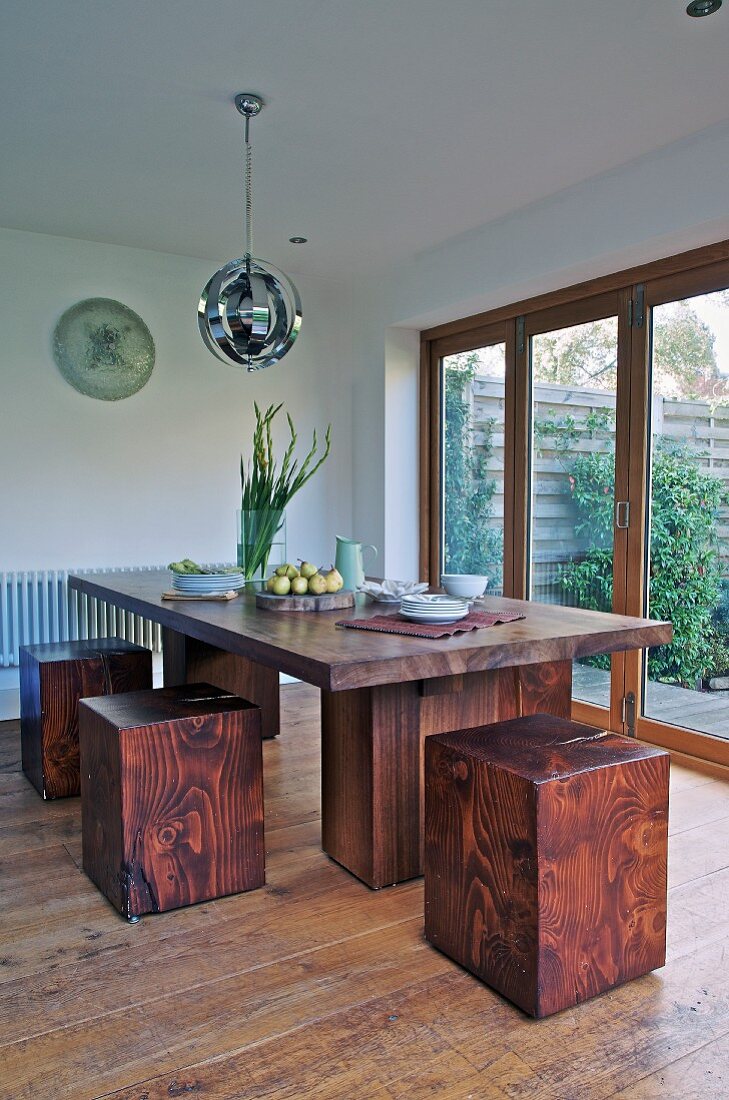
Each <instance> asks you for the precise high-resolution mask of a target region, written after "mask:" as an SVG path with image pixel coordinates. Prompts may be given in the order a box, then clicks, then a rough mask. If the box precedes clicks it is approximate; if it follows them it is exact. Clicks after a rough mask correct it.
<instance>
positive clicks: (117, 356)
mask: <svg viewBox="0 0 729 1100" xmlns="http://www.w3.org/2000/svg"><path fill="white" fill-rule="evenodd" d="M53 358H54V359H55V361H56V364H57V365H58V369H59V370H60V372H61V374H62V375H63V377H64V378H65V379H66V381H67V382H68V383H70V385H72V386H73V387H74V389H76V390H78V391H79V393H85V394H86V395H87V396H88V397H96V398H98V399H99V400H100V401H120V400H121V399H122V398H123V397H130V396H131V395H132V394H133V393H136V392H137V390H141V388H142V386H144V385H145V383H146V382H148V381H149V376H150V375H151V373H152V368H153V366H154V340H153V339H152V335H151V333H150V331H149V329H148V328H147V326H146V325H145V323H144V321H143V320H142V318H141V317H139V316H138V315H137V314H136V313H135V312H134V310H131V309H129V307H128V306H125V305H122V303H121V302H115V301H114V300H113V299H112V298H85V299H84V301H82V302H77V303H76V305H75V306H71V308H70V309H67V310H66V312H65V313H64V314H63V316H62V317H61V319H60V321H59V322H58V324H57V325H56V328H55V331H54V333H53Z"/></svg>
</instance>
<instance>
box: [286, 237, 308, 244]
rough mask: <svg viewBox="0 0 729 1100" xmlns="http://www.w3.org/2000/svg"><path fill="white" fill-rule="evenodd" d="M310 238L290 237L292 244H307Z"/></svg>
mask: <svg viewBox="0 0 729 1100" xmlns="http://www.w3.org/2000/svg"><path fill="white" fill-rule="evenodd" d="M308 240H309V238H308V237H289V241H290V243H291V244H306V243H307V242H308Z"/></svg>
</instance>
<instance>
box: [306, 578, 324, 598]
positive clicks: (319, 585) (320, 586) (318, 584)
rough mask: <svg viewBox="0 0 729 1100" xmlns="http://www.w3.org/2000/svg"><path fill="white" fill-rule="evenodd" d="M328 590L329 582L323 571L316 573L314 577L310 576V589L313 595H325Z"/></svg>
mask: <svg viewBox="0 0 729 1100" xmlns="http://www.w3.org/2000/svg"><path fill="white" fill-rule="evenodd" d="M326 590H327V582H326V581H325V580H324V578H323V577H322V575H321V573H315V574H314V576H313V577H309V591H310V592H311V594H312V595H313V596H323V595H324V593H325V592H326Z"/></svg>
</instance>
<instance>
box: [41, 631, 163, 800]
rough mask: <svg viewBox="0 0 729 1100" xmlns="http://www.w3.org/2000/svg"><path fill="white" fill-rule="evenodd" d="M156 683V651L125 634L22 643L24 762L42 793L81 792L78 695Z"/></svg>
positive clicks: (62, 795) (52, 795) (60, 795)
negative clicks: (42, 642)
mask: <svg viewBox="0 0 729 1100" xmlns="http://www.w3.org/2000/svg"><path fill="white" fill-rule="evenodd" d="M151 687H152V654H151V652H150V651H149V650H148V649H144V648H143V647H142V646H138V645H133V644H132V643H131V642H125V641H123V640H122V639H121V638H95V639H94V640H92V641H86V642H50V643H47V644H42V645H29V646H21V647H20V741H21V753H22V763H23V771H24V772H25V774H26V776H27V777H28V779H29V780H30V782H31V783H32V784H33V786H34V787H35V789H36V790H37V791H38V793H39V794H41V795H43V797H44V798H65V797H68V796H69V795H77V794H79V792H80V780H79V766H78V702H79V699H82V698H84V696H94V695H112V694H115V693H117V692H122V691H138V690H141V689H143V688H151Z"/></svg>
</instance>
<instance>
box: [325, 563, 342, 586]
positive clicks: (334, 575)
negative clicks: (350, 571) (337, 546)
mask: <svg viewBox="0 0 729 1100" xmlns="http://www.w3.org/2000/svg"><path fill="white" fill-rule="evenodd" d="M324 580H325V581H326V582H327V592H339V590H340V588H344V578H343V576H342V574H341V573H340V572H339V570H338V569H335V568H334V566H332V567H331V569H330V570H329V572H328V573H325V574H324Z"/></svg>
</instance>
